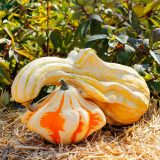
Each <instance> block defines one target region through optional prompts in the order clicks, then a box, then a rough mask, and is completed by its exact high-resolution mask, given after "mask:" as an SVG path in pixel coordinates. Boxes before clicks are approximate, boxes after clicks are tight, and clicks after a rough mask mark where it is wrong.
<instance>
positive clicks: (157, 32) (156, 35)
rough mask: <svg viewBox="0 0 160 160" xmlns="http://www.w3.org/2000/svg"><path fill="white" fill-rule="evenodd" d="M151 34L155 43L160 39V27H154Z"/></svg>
mask: <svg viewBox="0 0 160 160" xmlns="http://www.w3.org/2000/svg"><path fill="white" fill-rule="evenodd" d="M151 36H152V37H151V38H152V41H153V43H155V42H157V41H160V28H156V29H154V30H153V31H152V35H151Z"/></svg>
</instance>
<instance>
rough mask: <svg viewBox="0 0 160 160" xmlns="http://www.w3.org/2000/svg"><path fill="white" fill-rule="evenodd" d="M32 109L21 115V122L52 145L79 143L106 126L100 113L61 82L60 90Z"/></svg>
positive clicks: (71, 88)
mask: <svg viewBox="0 0 160 160" xmlns="http://www.w3.org/2000/svg"><path fill="white" fill-rule="evenodd" d="M35 107H36V108H37V109H36V110H35V111H33V112H31V111H27V112H26V113H25V114H24V115H23V117H22V122H23V123H25V124H26V125H27V127H28V128H29V129H30V130H31V131H35V132H36V133H38V134H40V135H41V136H42V137H44V138H45V139H46V140H48V141H50V142H52V143H55V144H60V143H61V144H70V143H76V142H79V141H81V140H82V139H84V138H86V137H88V136H89V135H90V134H92V133H93V132H95V131H97V130H99V129H100V128H102V127H103V126H104V125H105V124H106V118H105V115H104V113H103V112H102V110H101V109H100V108H99V107H98V106H97V105H96V104H94V103H93V102H90V101H88V100H86V99H84V98H83V97H82V96H81V95H80V94H79V93H78V91H77V90H76V89H75V88H74V87H72V86H68V85H66V83H65V82H64V81H63V80H62V86H61V87H58V88H57V89H56V90H55V91H53V93H51V95H50V96H49V97H48V98H46V99H45V100H44V101H42V102H41V103H39V104H37V106H35Z"/></svg>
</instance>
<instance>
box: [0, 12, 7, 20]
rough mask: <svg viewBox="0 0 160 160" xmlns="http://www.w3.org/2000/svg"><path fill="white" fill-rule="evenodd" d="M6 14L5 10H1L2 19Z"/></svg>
mask: <svg viewBox="0 0 160 160" xmlns="http://www.w3.org/2000/svg"><path fill="white" fill-rule="evenodd" d="M5 15H6V12H5V11H0V19H2V18H3V17H4V16H5Z"/></svg>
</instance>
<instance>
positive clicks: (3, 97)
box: [0, 90, 10, 106]
mask: <svg viewBox="0 0 160 160" xmlns="http://www.w3.org/2000/svg"><path fill="white" fill-rule="evenodd" d="M9 103H10V94H9V92H8V91H6V90H2V91H1V92H0V105H3V106H7V105H8V104H9Z"/></svg>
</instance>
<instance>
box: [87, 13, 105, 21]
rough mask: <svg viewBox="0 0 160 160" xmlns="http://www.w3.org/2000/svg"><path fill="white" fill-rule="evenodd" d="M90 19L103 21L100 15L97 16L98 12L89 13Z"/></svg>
mask: <svg viewBox="0 0 160 160" xmlns="http://www.w3.org/2000/svg"><path fill="white" fill-rule="evenodd" d="M90 19H91V20H93V19H94V20H97V21H98V22H101V23H103V20H102V18H101V16H99V15H98V14H92V15H90Z"/></svg>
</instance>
